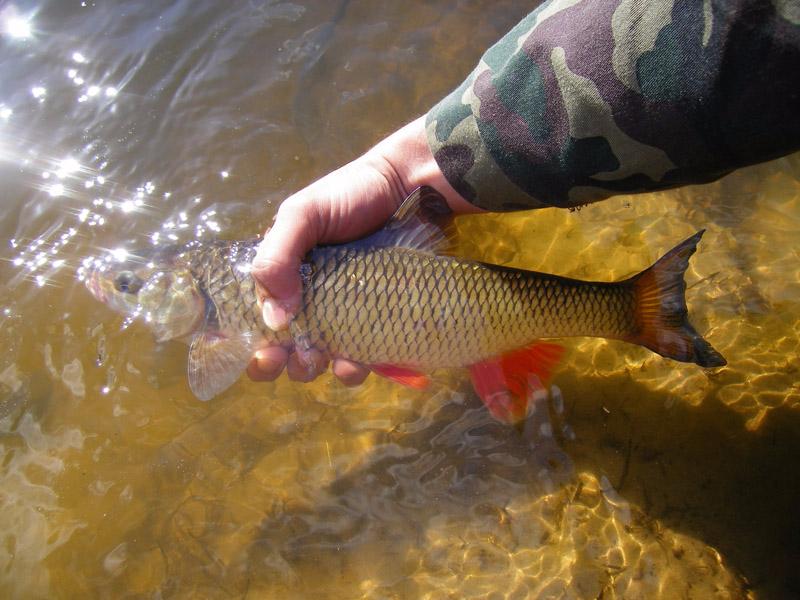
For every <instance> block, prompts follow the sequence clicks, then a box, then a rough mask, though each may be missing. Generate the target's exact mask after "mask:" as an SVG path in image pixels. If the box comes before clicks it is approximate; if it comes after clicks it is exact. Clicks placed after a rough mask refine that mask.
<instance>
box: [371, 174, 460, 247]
mask: <svg viewBox="0 0 800 600" xmlns="http://www.w3.org/2000/svg"><path fill="white" fill-rule="evenodd" d="M454 230H455V228H454V227H453V211H451V210H450V207H449V206H448V205H447V202H446V201H445V199H444V196H442V195H441V194H440V193H439V192H437V191H436V190H435V189H433V188H432V187H428V186H422V187H418V188H417V189H416V190H414V191H413V192H411V194H410V195H409V196H408V198H406V199H405V200H403V203H402V204H401V205H400V207H399V208H398V209H397V210H396V211H395V213H394V214H393V215H392V217H391V218H390V219H389V221H388V222H387V223H386V225H385V226H384V227H383V229H381V230H380V231H376V232H375V233H373V234H372V235H371V236H369V237H367V238H365V239H364V240H362V241H361V242H358V244H359V245H362V244H363V245H364V246H368V247H371V248H386V247H390V246H396V247H399V248H409V249H411V250H418V251H420V252H430V253H431V254H450V253H451V251H452V248H453V245H454Z"/></svg>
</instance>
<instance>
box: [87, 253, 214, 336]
mask: <svg viewBox="0 0 800 600" xmlns="http://www.w3.org/2000/svg"><path fill="white" fill-rule="evenodd" d="M84 278H85V282H86V287H87V288H88V289H89V292H91V294H92V295H93V296H94V297H95V298H96V299H97V300H99V301H100V302H103V303H104V304H106V305H107V306H108V307H109V308H111V309H112V310H114V311H116V312H118V313H121V314H124V315H126V316H127V317H128V318H129V319H130V320H133V319H140V320H142V321H143V322H144V323H145V324H146V325H147V326H148V327H150V329H152V330H153V332H154V333H155V336H156V339H157V340H158V341H166V340H172V339H178V338H182V337H185V336H188V335H191V334H192V333H195V332H196V331H198V330H199V329H200V327H201V326H202V324H203V322H204V319H205V315H206V300H205V296H204V294H203V292H202V290H201V289H200V287H199V286H198V283H197V281H196V279H195V277H194V276H193V275H192V272H191V270H190V268H189V264H188V261H187V260H186V259H185V256H184V253H182V252H181V251H180V249H162V250H159V251H143V252H132V253H129V252H125V251H119V250H117V251H114V252H113V253H111V255H110V258H107V259H105V260H96V261H95V262H94V263H93V264H92V265H91V266H89V267H88V269H87V270H86V272H85V274H84Z"/></svg>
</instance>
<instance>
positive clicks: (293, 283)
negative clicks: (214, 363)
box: [252, 199, 319, 331]
mask: <svg viewBox="0 0 800 600" xmlns="http://www.w3.org/2000/svg"><path fill="white" fill-rule="evenodd" d="M318 231H319V227H318V220H317V219H316V213H315V211H314V210H313V208H311V206H308V205H306V206H305V207H304V206H297V205H296V203H293V202H292V201H291V199H288V200H286V202H284V204H283V205H281V208H280V209H279V210H278V215H277V217H276V219H275V224H274V225H273V226H272V229H270V230H269V231H268V232H267V234H266V235H265V236H264V239H263V240H262V241H261V244H260V245H259V247H258V251H257V253H256V256H255V258H254V259H253V269H252V275H253V278H254V279H255V282H256V289H257V291H258V295H259V299H260V301H261V312H262V316H263V319H264V323H265V324H266V325H267V327H269V328H270V329H272V330H275V331H278V330H281V329H285V328H286V327H288V326H289V322H290V321H291V319H292V318H293V317H294V315H295V314H296V313H297V311H298V310H299V309H300V301H301V299H302V293H303V292H302V282H301V281H300V263H301V261H302V260H303V257H304V256H305V255H306V253H307V252H308V251H309V250H311V249H312V248H313V247H314V246H315V245H316V244H317V241H318V240H317V237H318V236H317V232H318Z"/></svg>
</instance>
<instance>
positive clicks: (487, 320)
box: [86, 187, 726, 423]
mask: <svg viewBox="0 0 800 600" xmlns="http://www.w3.org/2000/svg"><path fill="white" fill-rule="evenodd" d="M453 217H454V215H453V213H452V211H451V210H450V209H449V207H448V205H447V203H446V201H445V200H444V198H443V197H442V195H441V194H439V193H438V192H437V191H436V190H435V189H433V188H431V187H421V188H418V189H417V190H415V191H414V192H413V193H412V194H410V195H409V196H408V198H406V199H405V201H404V202H403V203H402V204H401V205H400V207H399V208H398V209H397V211H396V212H395V214H394V215H393V216H392V217H391V218H390V220H389V221H388V222H387V223H386V225H385V226H384V227H383V228H382V229H380V230H378V231H377V232H375V233H373V234H371V235H369V236H367V237H365V238H363V239H361V240H357V241H353V242H350V243H344V244H336V245H327V246H318V247H316V248H314V249H313V250H311V252H309V253H308V255H307V256H306V257H305V259H304V261H303V263H302V266H301V269H300V276H301V279H302V282H303V296H302V302H301V308H300V310H299V311H298V312H297V314H296V316H295V317H294V318H293V320H292V321H291V324H290V326H289V328H288V329H286V330H284V331H278V332H275V331H272V330H271V329H269V328H267V327H266V326H265V324H264V322H263V320H262V318H261V307H260V304H259V295H258V293H257V289H256V283H255V281H254V279H253V277H252V275H251V263H252V260H253V258H254V257H255V254H256V251H257V248H258V244H260V243H261V241H260V240H259V239H258V238H254V239H251V240H245V241H241V240H239V241H228V240H217V241H211V242H201V241H197V240H195V241H192V242H189V243H188V244H185V245H180V246H167V247H162V248H154V249H149V250H147V251H141V252H132V253H131V254H130V255H128V256H127V257H126V258H125V259H124V260H121V261H119V262H115V261H110V262H101V263H100V266H96V267H94V268H93V269H91V271H90V272H89V274H88V276H87V277H86V285H87V287H88V289H89V291H90V292H91V293H92V294H93V295H94V297H95V298H97V299H98V300H100V301H101V302H104V303H105V304H107V305H108V306H109V307H111V308H112V309H114V310H116V311H118V312H121V313H124V314H126V315H128V317H129V318H139V319H140V320H142V321H144V322H145V324H146V325H148V326H149V327H150V328H151V329H152V330H153V332H154V334H155V337H156V340H158V341H166V340H171V339H179V340H184V341H186V342H187V343H189V344H190V349H189V359H188V380H189V386H190V388H191V390H192V392H193V393H194V395H195V396H197V398H199V399H200V400H210V399H211V398H213V397H215V396H217V395H218V394H220V393H222V392H223V391H224V390H226V389H227V388H228V387H230V386H231V385H232V384H233V383H235V382H236V381H237V380H238V379H239V377H240V376H241V374H242V372H243V371H244V370H245V369H246V367H247V364H248V362H249V361H250V359H251V357H252V356H253V353H254V352H255V351H256V349H258V348H259V347H262V346H268V345H281V346H284V347H286V348H287V349H289V350H293V351H297V352H300V353H302V352H307V351H309V350H310V349H312V348H314V349H317V350H319V351H320V352H322V353H324V354H326V355H328V356H330V357H334V358H346V359H349V360H352V361H356V362H359V363H363V364H365V365H367V366H369V367H370V369H371V370H372V371H373V372H375V373H377V374H379V375H381V376H384V377H386V378H389V379H391V380H393V381H396V382H399V383H402V384H404V385H406V386H409V387H413V388H420V389H422V388H425V387H426V386H427V385H428V384H429V381H430V377H429V373H430V372H431V371H433V370H435V369H440V368H464V367H465V368H467V369H468V370H469V373H470V377H471V379H472V383H473V385H474V388H475V390H476V392H477V394H478V396H479V397H480V398H481V400H482V401H483V402H484V404H485V405H486V407H487V408H488V409H489V411H490V412H491V413H492V415H494V416H495V417H496V418H497V419H499V420H501V421H504V422H507V423H517V422H519V421H520V420H522V419H523V418H524V417H525V413H526V411H527V410H528V409H527V397H528V395H529V394H528V393H527V392H528V391H529V390H530V386H531V385H534V386H536V385H544V384H545V383H547V381H549V379H550V378H551V376H552V374H553V371H554V369H555V368H556V366H557V365H558V363H559V362H560V360H561V358H562V355H563V352H564V348H563V346H561V345H560V344H557V343H553V342H552V341H548V340H551V339H552V338H567V337H584V336H589V337H599V338H607V339H613V340H622V341H624V342H628V343H631V344H638V345H640V346H644V347H646V348H648V349H650V350H652V351H653V352H656V353H658V354H660V355H661V356H664V357H667V358H670V359H674V360H676V361H682V362H690V363H695V364H697V365H699V366H701V367H706V368H712V367H720V366H723V365H725V364H726V361H725V359H724V358H723V357H722V355H721V354H720V353H719V352H717V351H716V350H715V349H714V348H713V347H712V346H711V344H709V342H707V341H706V340H705V339H704V338H703V337H702V336H701V335H700V334H699V333H698V332H697V331H696V330H695V328H694V327H693V326H692V325H691V323H690V322H689V320H688V310H687V305H686V299H685V291H686V283H685V281H684V273H685V271H686V269H687V267H688V264H689V258H690V257H691V256H692V254H693V253H694V252H695V251H696V249H697V244H698V242H699V241H700V238H701V237H702V235H703V231H702V230H701V231H698V232H697V233H696V234H694V235H693V236H691V237H689V238H688V239H686V240H685V241H683V242H682V243H680V244H678V245H677V246H675V247H674V248H673V249H672V250H670V251H669V252H667V253H666V254H665V255H664V256H662V257H661V258H660V259H659V260H658V261H657V262H656V263H655V264H653V265H652V266H651V267H649V268H648V269H645V270H644V271H642V272H640V273H638V274H636V275H634V276H632V277H629V278H627V279H624V280H621V281H615V282H603V281H582V280H577V279H570V278H567V277H561V276H558V275H552V274H546V273H539V272H535V271H528V270H524V269H517V268H512V267H507V266H502V265H495V264H490V263H485V262H478V261H474V260H465V259H463V258H459V257H458V256H456V255H455V254H456V253H455V241H456V234H455V228H454V225H453ZM301 356H302V354H301Z"/></svg>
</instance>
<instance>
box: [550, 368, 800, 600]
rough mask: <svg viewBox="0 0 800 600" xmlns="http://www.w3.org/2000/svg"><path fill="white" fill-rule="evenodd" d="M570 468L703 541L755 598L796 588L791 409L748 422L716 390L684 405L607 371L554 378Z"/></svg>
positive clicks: (799, 437) (797, 433)
mask: <svg viewBox="0 0 800 600" xmlns="http://www.w3.org/2000/svg"><path fill="white" fill-rule="evenodd" d="M562 385H563V387H564V395H565V397H566V398H569V399H571V402H568V409H567V418H568V419H569V422H570V425H571V426H572V427H573V428H574V429H575V432H576V441H575V442H568V443H567V444H566V445H565V450H566V451H567V453H568V454H569V455H570V457H571V458H572V459H573V460H574V462H575V465H576V468H578V469H579V470H580V469H588V470H590V471H594V472H602V473H606V474H608V477H609V479H610V481H611V482H612V484H613V485H614V487H615V489H616V490H617V491H618V492H619V493H620V494H622V495H623V496H624V497H625V498H626V500H628V501H629V502H631V503H632V504H634V505H636V506H638V507H640V508H641V510H642V511H643V512H644V513H645V514H647V515H648V516H649V517H650V518H653V519H658V520H660V521H661V522H663V523H664V525H666V526H667V527H669V528H672V529H675V530H678V531H682V532H684V533H686V534H688V535H690V536H692V537H696V538H698V539H700V540H702V541H703V542H705V543H707V544H709V545H711V546H713V547H714V548H716V549H717V550H719V552H720V553H721V554H722V555H723V556H724V557H725V558H726V560H728V561H730V563H731V564H732V565H733V566H734V567H735V568H736V569H738V570H739V571H740V572H741V573H743V574H744V575H745V576H746V577H747V579H748V581H749V583H750V585H752V586H753V587H755V588H758V589H760V590H761V592H762V593H764V594H766V595H765V597H786V596H790V595H796V594H797V593H799V592H800V578H798V575H797V574H798V572H800V552H798V550H799V549H800V546H799V545H798V542H799V541H800V513H798V511H797V510H796V501H797V498H798V497H799V496H800V470H798V468H797V456H800V413H798V412H797V411H796V410H793V409H790V408H788V407H781V408H778V409H775V410H774V411H772V412H770V413H769V416H768V417H767V418H766V419H765V420H764V421H763V422H762V423H761V426H760V427H759V429H758V430H757V431H750V430H749V428H748V427H747V421H746V418H745V417H744V416H743V415H742V414H740V413H737V412H735V411H733V410H731V409H730V408H729V407H727V406H725V405H724V404H722V403H721V402H720V401H719V399H718V398H717V397H716V395H714V394H712V395H709V396H707V397H706V398H705V399H704V400H703V401H702V402H701V403H700V404H699V405H697V406H692V405H689V404H687V403H684V402H680V401H676V399H675V398H674V397H673V396H671V395H670V394H668V393H654V392H653V391H652V390H650V389H648V388H646V387H645V386H643V385H639V384H637V383H636V382H635V381H634V380H632V379H629V378H625V377H621V376H619V375H611V376H609V377H608V378H603V379H600V378H591V377H590V378H584V379H580V380H572V381H570V382H568V383H563V384H562Z"/></svg>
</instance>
